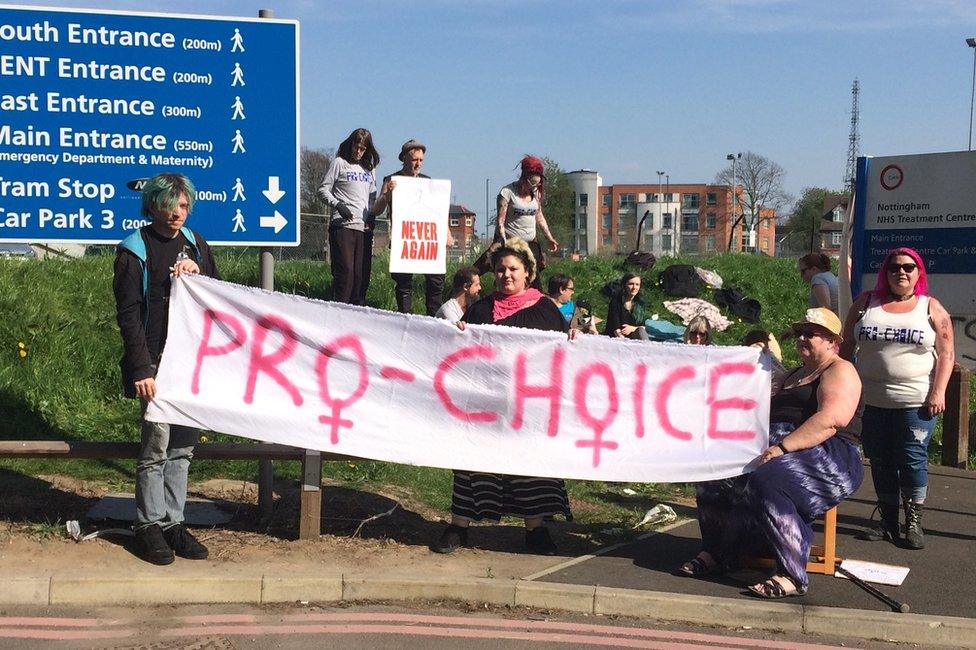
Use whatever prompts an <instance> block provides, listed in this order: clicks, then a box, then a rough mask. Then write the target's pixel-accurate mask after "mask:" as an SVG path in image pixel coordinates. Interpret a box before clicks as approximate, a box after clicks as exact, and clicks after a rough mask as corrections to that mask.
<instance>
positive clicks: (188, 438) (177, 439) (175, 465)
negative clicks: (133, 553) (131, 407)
mask: <svg viewBox="0 0 976 650" xmlns="http://www.w3.org/2000/svg"><path fill="white" fill-rule="evenodd" d="M145 410H146V405H145V402H143V412H145ZM199 437H200V430H199V429H194V428H192V427H184V426H178V425H175V424H164V423H161V422H147V421H146V420H143V421H142V442H141V444H140V447H139V460H138V462H137V464H136V525H135V528H136V529H137V530H138V529H140V528H145V527H146V526H151V525H153V524H158V525H159V526H160V528H162V529H163V530H165V529H167V528H169V527H170V526H175V525H176V524H179V523H182V522H183V507H184V506H185V505H186V484H187V475H188V474H189V471H190V459H191V458H193V445H195V444H196V443H197V441H198V439H199Z"/></svg>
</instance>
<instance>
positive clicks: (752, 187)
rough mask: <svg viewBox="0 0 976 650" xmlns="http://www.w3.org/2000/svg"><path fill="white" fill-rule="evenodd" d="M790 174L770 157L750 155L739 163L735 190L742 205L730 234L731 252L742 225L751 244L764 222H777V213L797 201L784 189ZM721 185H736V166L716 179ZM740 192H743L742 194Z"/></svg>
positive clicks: (728, 168)
mask: <svg viewBox="0 0 976 650" xmlns="http://www.w3.org/2000/svg"><path fill="white" fill-rule="evenodd" d="M785 179H786V170H785V169H783V168H782V167H781V166H780V165H779V163H776V162H773V161H772V160H770V159H769V158H767V157H766V156H763V155H761V154H758V153H753V152H751V151H747V152H746V153H744V154H743V155H742V158H741V160H736V161H735V183H734V184H735V188H733V191H735V192H737V195H738V198H737V199H736V200H737V202H738V206H737V208H738V209H737V214H735V215H733V217H734V218H733V221H732V230H731V231H730V232H729V250H730V251H731V250H732V239H733V236H734V235H735V232H736V231H737V230H738V228H739V225H740V224H742V225H743V226H744V227H745V231H746V232H747V233H749V235H750V237H749V240H750V241H754V240H755V238H754V233H755V232H756V228H758V227H759V223H760V222H761V221H773V220H775V219H776V213H777V212H781V211H782V209H783V208H784V207H785V206H786V205H788V204H790V203H791V202H792V201H793V197H792V196H790V194H789V193H788V192H787V191H786V190H785V189H783V181H784V180H785ZM715 183H716V184H717V185H729V186H732V185H733V179H732V165H731V164H730V165H729V166H728V167H726V168H725V169H723V170H722V171H720V172H719V173H718V174H716V175H715ZM737 188H742V189H741V191H739V190H738V189H737Z"/></svg>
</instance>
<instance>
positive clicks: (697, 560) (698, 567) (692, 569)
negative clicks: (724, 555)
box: [678, 551, 724, 578]
mask: <svg viewBox="0 0 976 650" xmlns="http://www.w3.org/2000/svg"><path fill="white" fill-rule="evenodd" d="M723 571H724V569H723V568H722V565H721V564H719V563H718V562H717V561H716V560H715V558H713V557H712V555H711V553H709V552H708V551H702V552H701V553H699V554H698V555H696V556H695V557H693V558H691V559H690V560H688V561H687V562H685V563H684V564H682V565H681V566H680V567H678V572H679V573H681V574H682V575H686V576H690V577H692V578H701V577H703V576H708V575H714V574H716V573H723Z"/></svg>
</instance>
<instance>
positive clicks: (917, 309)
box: [840, 248, 955, 549]
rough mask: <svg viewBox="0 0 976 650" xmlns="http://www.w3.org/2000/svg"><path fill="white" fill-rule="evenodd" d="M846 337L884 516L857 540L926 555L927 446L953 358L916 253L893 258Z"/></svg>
mask: <svg viewBox="0 0 976 650" xmlns="http://www.w3.org/2000/svg"><path fill="white" fill-rule="evenodd" d="M843 337H844V343H843V345H842V346H841V350H840V353H841V356H842V357H843V358H845V359H848V360H850V361H853V362H854V365H855V366H856V367H857V371H858V374H859V375H860V377H861V383H862V385H863V391H864V392H863V400H864V404H865V407H864V420H863V431H862V434H861V435H862V442H863V445H864V455H865V456H867V457H868V458H870V459H871V479H872V480H873V482H874V491H875V493H876V495H877V499H878V510H879V511H880V513H881V522H880V525H879V526H878V527H877V528H875V529H871V530H867V531H864V532H863V533H861V534H860V535H859V537H861V538H862V539H867V540H870V541H879V540H888V541H890V542H892V543H895V544H899V543H901V544H903V545H904V546H906V547H907V548H912V549H920V548H924V546H925V536H924V531H923V530H922V504H923V503H924V502H925V496H926V491H927V489H928V483H929V479H928V469H927V463H928V445H929V439H930V438H931V437H932V431H933V430H934V429H935V420H936V416H937V415H938V414H939V413H942V412H943V411H945V392H946V385H947V384H948V383H949V375H950V374H951V373H952V366H953V363H954V362H955V353H954V351H953V347H952V345H953V341H952V322H951V320H950V318H949V314H948V312H947V311H946V310H945V308H943V307H942V305H941V304H940V303H939V301H938V300H936V299H935V298H932V297H931V296H929V295H928V280H927V278H926V275H925V264H924V263H923V261H922V257H921V256H920V255H919V254H918V252H917V251H915V250H914V249H911V248H895V249H892V250H890V251H888V254H887V255H886V256H885V258H884V261H883V262H882V263H881V268H880V269H879V270H878V281H877V283H876V284H875V287H874V289H873V290H871V291H866V292H864V293H862V294H861V295H860V296H858V297H857V300H855V301H854V304H853V305H852V306H851V310H850V312H849V313H848V315H847V322H846V323H845V325H844V334H843ZM899 496H900V497H901V499H900V500H901V502H902V506H903V508H904V510H905V536H904V539H902V538H901V536H900V530H899V526H898V503H899Z"/></svg>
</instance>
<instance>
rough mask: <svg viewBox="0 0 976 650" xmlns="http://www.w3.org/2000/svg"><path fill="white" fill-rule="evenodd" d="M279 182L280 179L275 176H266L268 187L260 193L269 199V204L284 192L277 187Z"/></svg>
mask: <svg viewBox="0 0 976 650" xmlns="http://www.w3.org/2000/svg"><path fill="white" fill-rule="evenodd" d="M279 182H280V181H279V179H278V177H277V176H268V189H266V190H261V193H262V194H264V195H265V196H266V197H267V199H268V200H269V201H271V205H274V204H275V203H277V202H278V201H279V200H280V199H281V197H283V196H284V195H285V193H284V192H283V191H282V190H281V189H279V187H278V184H279ZM276 232H277V231H276Z"/></svg>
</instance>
